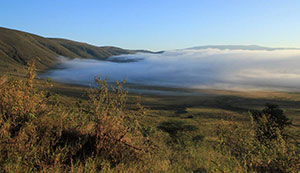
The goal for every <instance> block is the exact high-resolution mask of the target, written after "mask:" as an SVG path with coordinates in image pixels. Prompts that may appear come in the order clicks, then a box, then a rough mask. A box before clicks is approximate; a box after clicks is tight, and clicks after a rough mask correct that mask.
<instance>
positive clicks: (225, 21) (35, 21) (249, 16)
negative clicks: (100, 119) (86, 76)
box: [0, 0, 300, 50]
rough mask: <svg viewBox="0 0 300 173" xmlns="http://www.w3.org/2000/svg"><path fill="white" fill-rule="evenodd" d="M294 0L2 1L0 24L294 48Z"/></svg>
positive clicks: (62, 32) (58, 32)
mask: <svg viewBox="0 0 300 173" xmlns="http://www.w3.org/2000/svg"><path fill="white" fill-rule="evenodd" d="M299 19H300V1H299V0H105V1H104V0H48V1H46V0H2V1H1V5H0V26H2V27H7V28H13V29H18V30H22V31H27V32H30V33H34V34H38V35H42V36H45V37H58V38H67V39H71V40H77V41H81V42H86V43H90V44H93V45H98V46H104V45H111V46H119V47H122V48H129V49H149V50H166V49H177V48H186V47H193V46H200V45H215V44H218V45H219V44H225V45H227V44H243V45H248V44H258V45H263V46H270V47H300V39H299V38H300V20H299Z"/></svg>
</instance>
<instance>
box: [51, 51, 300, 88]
mask: <svg viewBox="0 0 300 173" xmlns="http://www.w3.org/2000/svg"><path fill="white" fill-rule="evenodd" d="M122 59H126V60H135V59H136V60H137V61H136V62H127V63H125V62H123V63H120V62H117V61H116V60H122ZM110 60H112V61H116V62H109V61H98V60H90V59H73V60H63V61H62V63H61V66H62V67H63V68H62V69H56V70H52V71H51V72H49V73H48V74H47V77H51V78H53V79H54V80H56V81H61V82H70V83H77V84H84V85H90V84H91V83H93V80H94V78H95V76H100V77H102V78H104V77H108V78H109V79H110V80H111V81H115V80H119V81H120V80H124V79H126V80H127V81H128V82H129V83H137V84H143V85H158V86H168V87H183V88H185V87H187V88H205V87H209V88H211V87H214V88H219V89H233V88H239V89H242V88H254V89H255V88H257V89H260V88H264V89H291V88H293V89H297V88H300V50H272V51H268V50H219V49H200V50H193V49H187V50H174V51H166V52H164V53H162V54H146V53H140V54H134V55H122V56H116V57H111V58H110Z"/></svg>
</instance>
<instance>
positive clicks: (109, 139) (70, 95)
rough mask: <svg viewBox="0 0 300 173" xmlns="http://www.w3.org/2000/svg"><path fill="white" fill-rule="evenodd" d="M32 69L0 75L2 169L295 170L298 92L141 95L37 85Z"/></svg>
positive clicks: (101, 83) (117, 88)
mask: <svg viewBox="0 0 300 173" xmlns="http://www.w3.org/2000/svg"><path fill="white" fill-rule="evenodd" d="M34 68H35V67H34V64H31V65H30V68H29V70H28V76H27V78H20V77H13V76H10V77H7V76H2V77H0V141H1V142H0V170H1V172H297V171H299V166H300V165H299V163H300V161H299V156H300V155H299V154H300V146H299V141H300V136H299V134H300V117H299V111H300V104H299V101H300V94H299V93H279V92H277V93H276V92H257V93H253V92H249V93H247V92H230V91H212V90H206V91H202V92H203V95H196V96H155V95H143V96H142V97H139V96H137V95H134V94H128V93H127V91H126V90H123V85H124V83H119V82H117V83H116V84H115V85H113V86H109V85H108V84H107V83H106V80H101V79H97V80H96V84H97V85H98V87H97V88H84V87H81V86H75V85H65V84H60V83H53V82H51V80H48V81H43V80H36V79H34V77H35V71H34ZM267 102H270V103H273V104H267V105H266V107H263V105H264V104H265V103H267ZM274 104H275V105H274ZM142 105H143V106H142ZM276 105H280V107H278V106H276ZM249 112H250V114H249Z"/></svg>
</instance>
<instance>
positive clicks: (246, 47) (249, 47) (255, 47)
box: [187, 45, 300, 51]
mask: <svg viewBox="0 0 300 173" xmlns="http://www.w3.org/2000/svg"><path fill="white" fill-rule="evenodd" d="M187 49H220V50H226V49H228V50H269V51H272V50H300V48H271V47H264V46H258V45H207V46H196V47H191V48H187Z"/></svg>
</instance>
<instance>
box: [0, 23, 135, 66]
mask: <svg viewBox="0 0 300 173" xmlns="http://www.w3.org/2000/svg"><path fill="white" fill-rule="evenodd" d="M134 52H135V51H131V50H124V49H121V48H117V47H96V46H92V45H89V44H86V43H80V42H75V41H71V40H65V39H50V38H44V37H40V36H37V35H34V34H30V33H26V32H21V31H16V30H11V29H6V28H2V27H0V68H1V69H4V70H5V69H7V70H10V69H13V68H14V69H15V68H16V67H22V66H23V65H26V64H27V62H28V61H30V60H31V59H32V58H36V57H39V58H40V59H39V60H37V67H38V68H39V69H47V68H49V67H50V66H51V65H53V63H54V62H55V60H56V57H57V56H65V57H69V58H95V59H104V58H108V57H109V56H113V55H120V54H129V53H134Z"/></svg>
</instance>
